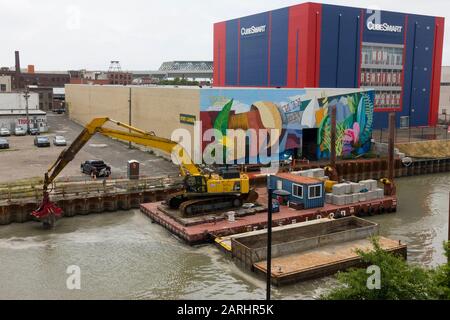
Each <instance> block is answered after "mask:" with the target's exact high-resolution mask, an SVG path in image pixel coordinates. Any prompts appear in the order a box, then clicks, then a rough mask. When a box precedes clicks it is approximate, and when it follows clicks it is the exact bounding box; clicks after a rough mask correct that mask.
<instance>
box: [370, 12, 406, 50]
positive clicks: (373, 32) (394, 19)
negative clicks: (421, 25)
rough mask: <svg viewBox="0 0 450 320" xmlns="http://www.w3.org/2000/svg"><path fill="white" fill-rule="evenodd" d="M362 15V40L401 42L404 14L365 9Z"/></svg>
mask: <svg viewBox="0 0 450 320" xmlns="http://www.w3.org/2000/svg"><path fill="white" fill-rule="evenodd" d="M364 17H365V19H364V35H363V41H364V42H375V43H390V44H403V42H404V32H405V28H406V26H405V15H404V14H401V13H396V12H386V11H380V10H371V9H367V10H365V12H364Z"/></svg>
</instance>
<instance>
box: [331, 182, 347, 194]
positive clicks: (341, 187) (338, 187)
mask: <svg viewBox="0 0 450 320" xmlns="http://www.w3.org/2000/svg"><path fill="white" fill-rule="evenodd" d="M345 189H346V186H345V184H344V183H338V184H335V185H334V186H333V194H334V195H337V196H340V195H344V194H345Z"/></svg>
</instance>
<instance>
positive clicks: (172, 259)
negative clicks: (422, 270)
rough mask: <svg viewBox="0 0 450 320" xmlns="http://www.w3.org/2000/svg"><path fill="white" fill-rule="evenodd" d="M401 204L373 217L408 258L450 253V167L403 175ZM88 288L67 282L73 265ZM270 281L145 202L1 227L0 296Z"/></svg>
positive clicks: (148, 295) (220, 287) (210, 288)
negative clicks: (197, 242)
mask: <svg viewBox="0 0 450 320" xmlns="http://www.w3.org/2000/svg"><path fill="white" fill-rule="evenodd" d="M397 184H398V193H399V210H398V212H397V213H395V214H386V215H383V216H376V217H372V218H370V219H371V220H373V221H376V222H378V223H380V225H381V234H382V235H384V236H388V237H391V238H394V239H399V240H402V241H403V242H405V243H407V244H408V256H409V262H410V263H415V264H421V265H426V266H435V265H437V264H440V263H443V262H444V261H445V259H444V256H443V250H442V242H443V241H444V240H445V239H446V236H447V219H448V195H449V191H450V174H439V175H429V176H419V177H411V178H402V179H399V180H397ZM72 265H76V266H79V268H80V271H81V290H68V289H67V285H66V280H67V278H68V277H69V274H67V273H66V271H67V268H68V267H69V266H72ZM335 283H336V281H335V280H334V278H333V277H328V278H324V279H320V280H314V281H308V282H304V283H301V284H296V285H291V286H287V287H282V288H275V289H274V293H273V296H274V298H276V299H312V298H317V297H319V296H320V294H322V293H324V292H325V291H326V290H327V289H329V288H330V287H332V286H333V285H335ZM264 297H265V283H264V281H263V280H260V279H257V278H255V276H254V275H253V274H251V273H247V272H245V271H242V270H240V269H239V268H238V267H236V266H235V265H234V263H233V262H232V261H230V260H229V259H228V258H226V257H225V256H224V255H222V253H220V252H219V251H218V250H217V249H216V248H215V247H213V246H212V245H204V246H200V247H195V248H192V247H189V246H187V245H184V244H183V243H182V242H181V241H179V240H178V239H176V238H175V237H173V236H172V235H171V234H170V233H168V232H167V231H166V230H165V229H164V228H162V227H161V226H158V225H156V224H152V223H151V222H150V220H149V219H148V218H146V217H145V216H144V215H142V214H141V213H140V212H139V210H134V211H128V212H118V213H111V214H101V215H90V216H84V217H81V216H80V217H75V218H70V219H62V220H60V221H59V222H58V225H57V228H56V229H55V230H53V231H44V230H42V229H41V226H40V224H38V223H27V224H14V225H10V226H4V227H0V299H46V298H48V299H219V300H222V299H263V298H264Z"/></svg>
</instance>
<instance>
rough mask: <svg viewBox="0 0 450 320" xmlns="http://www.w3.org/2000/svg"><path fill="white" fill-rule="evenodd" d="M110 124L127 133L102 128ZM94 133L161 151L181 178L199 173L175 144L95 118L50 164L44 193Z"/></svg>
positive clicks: (125, 126)
mask: <svg viewBox="0 0 450 320" xmlns="http://www.w3.org/2000/svg"><path fill="white" fill-rule="evenodd" d="M107 122H111V123H114V124H115V125H117V126H119V127H122V128H126V129H128V130H129V131H123V130H114V129H109V128H103V126H104V125H105V124H106V123H107ZM96 133H99V134H101V135H104V136H107V137H111V138H116V139H119V140H122V141H128V142H133V143H136V144H139V145H143V146H147V147H151V148H155V149H158V150H161V151H163V152H165V153H167V154H169V155H173V156H175V157H176V158H177V160H178V163H179V166H180V173H181V175H182V176H187V175H199V174H201V171H200V170H199V168H198V167H197V166H196V165H195V164H193V162H192V160H191V158H190V157H189V155H188V153H187V152H186V150H184V149H183V147H182V146H181V145H179V144H178V143H177V142H175V141H172V140H169V139H165V138H161V137H156V136H155V134H154V133H153V132H145V131H143V130H141V129H138V128H135V127H132V126H129V125H127V124H125V123H122V122H120V121H116V120H112V119H110V118H107V117H103V118H95V119H93V120H92V121H91V122H90V123H89V124H87V125H86V127H85V128H84V129H83V131H82V132H81V133H80V134H79V135H78V137H77V138H76V139H75V140H74V141H73V143H72V144H71V145H70V146H69V147H68V148H67V149H65V150H63V151H62V152H61V154H60V155H59V156H58V159H57V160H56V161H55V162H54V163H53V164H52V166H51V167H50V168H49V169H48V171H47V173H46V174H45V179H44V192H46V191H47V188H48V186H49V185H50V184H51V183H52V182H53V181H54V180H55V179H56V177H57V176H58V175H59V174H60V173H61V171H62V170H63V169H64V168H65V167H66V166H67V164H69V163H70V162H71V161H72V160H73V159H74V158H75V156H76V155H77V153H78V152H79V151H80V150H81V148H83V146H84V145H85V144H86V143H87V142H88V141H89V140H90V139H91V138H92V136H94V135H95V134H96Z"/></svg>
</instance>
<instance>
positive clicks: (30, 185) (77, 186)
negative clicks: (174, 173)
mask: <svg viewBox="0 0 450 320" xmlns="http://www.w3.org/2000/svg"><path fill="white" fill-rule="evenodd" d="M42 183H43V181H42V179H31V180H23V181H18V182H10V183H0V203H4V202H6V203H8V202H16V203H17V202H19V203H20V202H28V201H30V199H35V200H36V201H40V200H42V196H43V192H42ZM181 186H182V179H181V178H180V177H171V176H165V177H143V176H142V177H139V179H135V180H134V179H133V180H130V179H125V178H122V177H116V178H108V179H96V180H93V179H91V178H90V179H86V178H83V177H63V178H59V179H57V180H56V181H55V182H53V183H52V185H51V187H50V190H51V192H50V195H51V197H52V199H54V200H55V201H56V200H61V199H66V198H70V197H77V198H81V197H89V196H94V195H114V194H123V193H130V192H146V191H153V190H170V189H178V188H180V187H181Z"/></svg>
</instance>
